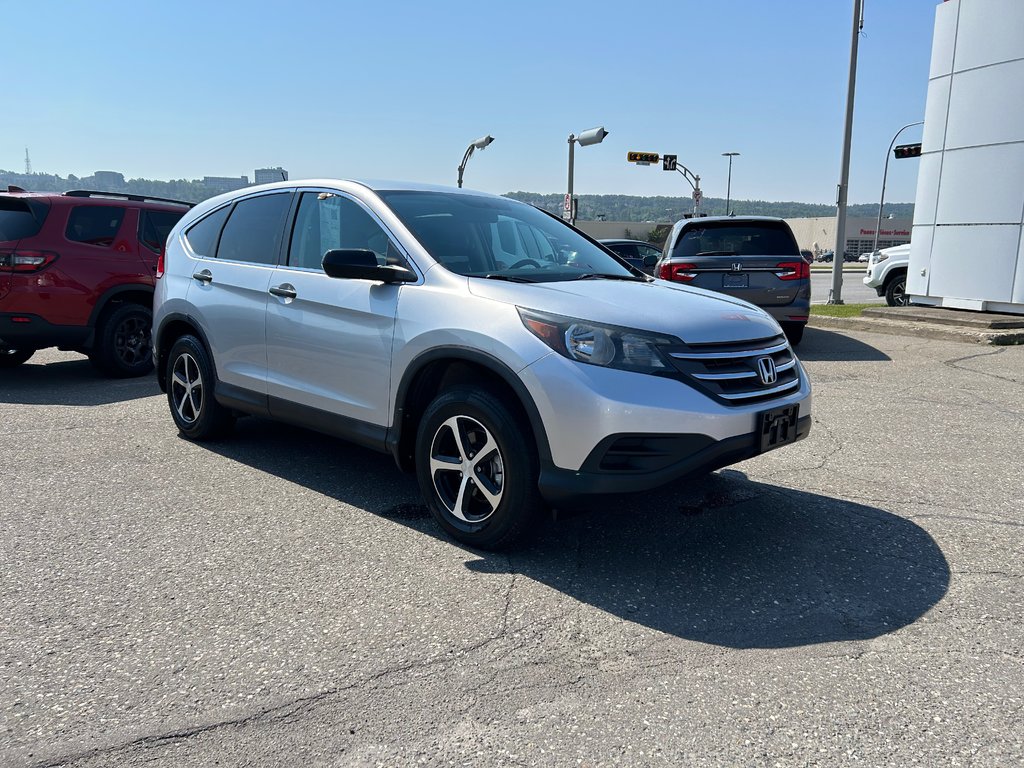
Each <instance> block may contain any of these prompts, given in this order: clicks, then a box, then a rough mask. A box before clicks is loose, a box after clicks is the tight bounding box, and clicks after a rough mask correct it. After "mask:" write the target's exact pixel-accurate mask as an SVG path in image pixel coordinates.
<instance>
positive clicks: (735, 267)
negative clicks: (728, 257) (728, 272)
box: [732, 261, 743, 272]
mask: <svg viewBox="0 0 1024 768" xmlns="http://www.w3.org/2000/svg"><path fill="white" fill-rule="evenodd" d="M732 271H733V272H742V271H743V262H741V261H734V262H733V263H732Z"/></svg>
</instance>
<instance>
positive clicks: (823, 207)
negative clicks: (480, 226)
mask: <svg viewBox="0 0 1024 768" xmlns="http://www.w3.org/2000/svg"><path fill="white" fill-rule="evenodd" d="M505 196H506V197H511V198H512V199H513V200H521V201H522V202H524V203H529V204H530V205H535V206H537V207H538V208H543V209H544V210H546V211H550V212H551V213H554V214H559V213H561V211H562V202H563V200H564V195H560V194H555V195H541V194H537V193H536V192H508V193H506V195H505ZM578 197H579V203H578V205H579V210H578V215H577V218H578V219H582V220H584V221H593V220H595V219H600V218H604V219H605V220H607V221H675V220H677V219H680V218H682V215H683V214H684V213H690V212H692V211H693V200H692V199H691V198H689V197H639V196H633V195H579V196H578ZM731 208H732V210H733V212H734V213H737V214H747V215H752V216H780V217H782V218H785V219H792V218H799V217H805V216H834V215H835V212H836V207H835V206H834V205H827V204H818V203H796V202H772V201H770V200H733V201H732V202H731ZM701 211H702V212H703V213H707V214H709V215H711V216H715V215H722V214H724V213H725V212H726V211H725V198H724V197H705V198H704V200H703V202H702V204H701ZM885 212H886V213H887V214H890V213H891V214H893V215H894V216H896V217H897V218H908V219H909V218H913V216H914V204H913V203H886V204H885ZM877 213H878V203H861V204H858V205H849V206H847V214H848V215H849V216H875V215H877Z"/></svg>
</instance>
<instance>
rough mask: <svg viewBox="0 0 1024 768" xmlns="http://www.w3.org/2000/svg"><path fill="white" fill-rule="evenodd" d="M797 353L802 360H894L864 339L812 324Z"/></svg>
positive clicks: (805, 331) (806, 330)
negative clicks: (866, 342) (815, 326)
mask: <svg viewBox="0 0 1024 768" xmlns="http://www.w3.org/2000/svg"><path fill="white" fill-rule="evenodd" d="M796 354H797V357H799V358H800V359H801V360H850V361H886V360H892V358H891V357H889V356H888V355H887V354H885V353H884V352H882V351H881V350H880V349H876V348H875V347H872V346H871V345H870V344H865V343H864V342H863V341H860V340H858V339H854V338H851V337H849V336H846V335H844V334H842V333H836V332H835V331H826V330H824V329H822V328H811V327H810V326H808V327H807V328H805V329H804V338H803V341H801V342H800V345H799V346H798V347H797V348H796Z"/></svg>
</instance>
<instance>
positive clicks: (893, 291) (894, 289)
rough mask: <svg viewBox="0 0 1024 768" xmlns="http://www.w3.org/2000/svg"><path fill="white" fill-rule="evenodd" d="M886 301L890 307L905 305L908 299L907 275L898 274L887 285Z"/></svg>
mask: <svg viewBox="0 0 1024 768" xmlns="http://www.w3.org/2000/svg"><path fill="white" fill-rule="evenodd" d="M885 303H886V304H888V305H889V306H890V307H905V306H907V304H909V303H910V302H908V301H907V276H906V275H905V274H903V275H898V276H897V277H894V278H893V279H892V280H890V281H889V282H888V283H886V285H885Z"/></svg>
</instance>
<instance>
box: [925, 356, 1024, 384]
mask: <svg viewBox="0 0 1024 768" xmlns="http://www.w3.org/2000/svg"><path fill="white" fill-rule="evenodd" d="M1006 350H1007V347H1000V348H999V349H995V350H993V351H991V352H979V353H977V354H974V355H964V356H963V357H954V358H953V359H951V360H943V361H942V364H943V365H945V366H948V367H949V368H953V369H955V370H958V371H966V372H967V373H977V374H980V375H982V376H988V377H989V378H992V379H999V380H1000V381H1008V382H1010V383H1011V384H1024V381H1021V380H1020V379H1013V378H1010V377H1009V376H1000V375H999V374H998V373H989V372H988V371H979V370H978V369H976V368H968V367H966V366H963V365H957V363H963V362H966V361H967V360H974V359H975V358H979V357H992V356H993V355H1001V354H1003V353H1004V352H1006Z"/></svg>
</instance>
